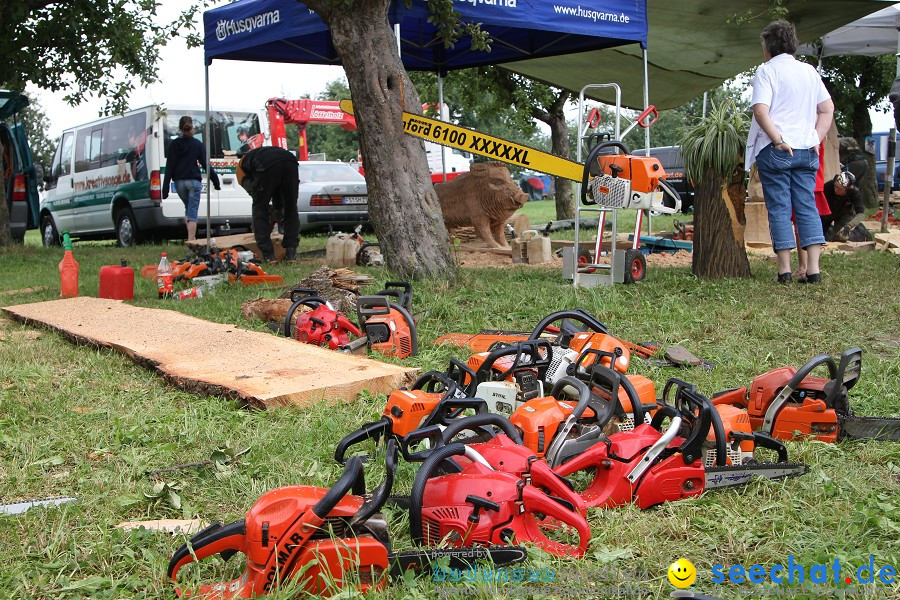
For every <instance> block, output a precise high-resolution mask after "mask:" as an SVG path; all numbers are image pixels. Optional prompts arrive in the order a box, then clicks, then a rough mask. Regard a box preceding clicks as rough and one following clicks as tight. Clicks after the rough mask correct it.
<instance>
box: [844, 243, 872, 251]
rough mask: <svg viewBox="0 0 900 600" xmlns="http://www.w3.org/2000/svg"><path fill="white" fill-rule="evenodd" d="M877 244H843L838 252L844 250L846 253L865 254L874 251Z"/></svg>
mask: <svg viewBox="0 0 900 600" xmlns="http://www.w3.org/2000/svg"><path fill="white" fill-rule="evenodd" d="M874 249H875V242H843V243H842V244H841V245H839V246H838V250H842V251H844V252H865V251H867V250H874Z"/></svg>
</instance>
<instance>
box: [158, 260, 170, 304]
mask: <svg viewBox="0 0 900 600" xmlns="http://www.w3.org/2000/svg"><path fill="white" fill-rule="evenodd" d="M156 291H157V293H158V294H159V297H160V298H171V297H172V292H173V288H172V265H170V264H169V259H168V258H166V253H165V252H163V253H162V258H160V259H159V266H157V267H156Z"/></svg>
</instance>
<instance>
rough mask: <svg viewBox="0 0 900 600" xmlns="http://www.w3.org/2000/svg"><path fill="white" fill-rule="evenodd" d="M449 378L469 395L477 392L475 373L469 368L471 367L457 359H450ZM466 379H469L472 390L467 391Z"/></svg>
mask: <svg viewBox="0 0 900 600" xmlns="http://www.w3.org/2000/svg"><path fill="white" fill-rule="evenodd" d="M446 375H447V377H449V378H450V379H452V380H453V381H455V382H456V385H457V386H458V387H459V389H461V390H465V392H466V393H467V394H470V393H472V392H474V391H475V386H476V385H477V383H475V371H473V370H472V369H471V368H469V365H467V364H466V363H464V362H462V361H460V360H457V359H455V358H451V359H450V366H449V367H447V373H446ZM466 377H468V378H469V383H470V387H471V388H472V389H470V390H469V389H466Z"/></svg>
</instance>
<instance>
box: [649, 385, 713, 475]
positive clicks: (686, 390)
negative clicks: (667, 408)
mask: <svg viewBox="0 0 900 600" xmlns="http://www.w3.org/2000/svg"><path fill="white" fill-rule="evenodd" d="M672 390H675V392H674V394H672ZM670 397H671V401H670ZM661 404H663V405H666V404H669V405H671V406H674V407H675V409H676V410H677V411H678V412H679V413H681V416H682V417H683V418H684V419H685V420H686V421H688V422H689V423H690V431H689V432H688V434H687V436H686V439H685V441H684V443H683V444H682V445H681V447H680V448H679V451H680V452H681V454H682V456H683V457H684V462H685V464H688V465H689V464H691V463H693V462H694V461H696V460H697V459H698V458H700V457H701V456H702V452H703V442H705V441H706V436H707V434H708V433H709V429H710V427H712V428H713V431H714V433H715V439H716V465H718V466H724V465H725V464H726V462H725V458H726V457H727V456H728V449H727V442H728V440H727V439H726V438H725V428H724V427H723V425H722V420H721V418H719V411H717V410H716V408H715V406H713V404H712V402H710V400H709V398H707V397H706V396H704V395H703V394H701V393H699V392H698V391H697V388H696V386H694V385H693V384H690V383H687V382H686V381H682V380H681V379H678V378H676V377H672V378H671V379H669V380H668V381H667V382H666V385H665V387H664V388H663V395H662V401H661ZM655 420H656V419H655V418H654V421H655Z"/></svg>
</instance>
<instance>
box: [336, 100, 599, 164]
mask: <svg viewBox="0 0 900 600" xmlns="http://www.w3.org/2000/svg"><path fill="white" fill-rule="evenodd" d="M341 110H343V111H344V112H345V113H347V114H349V115H352V114H353V101H352V100H341ZM403 130H404V131H405V132H406V133H408V134H409V135H412V136H415V137H417V138H421V139H423V140H428V141H430V142H434V143H436V144H440V145H442V146H447V147H449V148H457V149H459V150H463V151H465V152H471V153H473V154H478V155H480V156H486V157H488V158H491V159H493V160H499V161H501V162H505V163H508V164H511V165H516V166H517V167H523V168H526V169H531V170H533V171H538V172H540V173H549V174H550V175H556V176H559V177H564V178H566V179H571V180H572V181H578V182H580V181H581V177H582V175H583V173H584V166H583V165H581V164H580V163H577V162H575V161H571V160H567V159H565V158H560V157H559V156H554V155H552V154H549V153H547V152H542V151H540V150H537V149H535V148H530V147H528V146H522V145H521V144H516V143H514V142H510V141H507V140H504V139H502V138H498V137H494V136H492V135H486V134H484V133H479V132H477V131H475V130H474V129H467V128H466V127H459V126H458V125H453V124H451V123H445V122H443V121H439V120H438V119H432V118H430V117H423V116H422V115H415V114H413V113H408V112H406V111H403Z"/></svg>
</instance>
